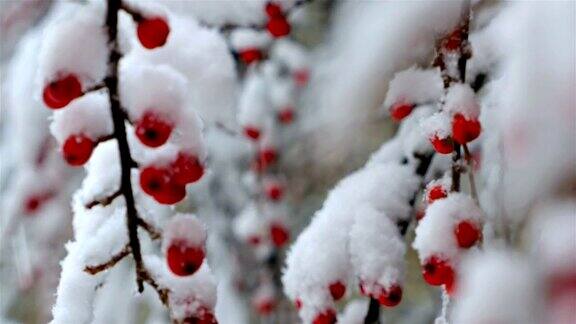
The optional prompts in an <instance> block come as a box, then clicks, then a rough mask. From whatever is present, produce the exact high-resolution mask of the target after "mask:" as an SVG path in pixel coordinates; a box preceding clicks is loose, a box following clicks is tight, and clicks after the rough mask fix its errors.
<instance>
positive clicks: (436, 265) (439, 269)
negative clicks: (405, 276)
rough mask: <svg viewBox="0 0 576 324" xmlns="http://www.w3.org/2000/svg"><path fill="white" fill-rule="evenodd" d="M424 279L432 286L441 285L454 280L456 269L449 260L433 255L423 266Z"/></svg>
mask: <svg viewBox="0 0 576 324" xmlns="http://www.w3.org/2000/svg"><path fill="white" fill-rule="evenodd" d="M422 276H423V277H424V280H425V281H426V282H427V283H428V284H429V285H432V286H440V285H443V284H445V283H449V282H450V281H451V280H454V270H453V269H452V267H451V266H450V265H449V264H448V262H447V261H445V260H442V259H440V258H439V257H437V256H435V255H433V256H431V257H430V258H428V259H427V260H426V262H425V263H424V265H423V267H422Z"/></svg>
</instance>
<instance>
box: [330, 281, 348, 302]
mask: <svg viewBox="0 0 576 324" xmlns="http://www.w3.org/2000/svg"><path fill="white" fill-rule="evenodd" d="M328 289H330V295H332V298H333V299H334V300H336V301H337V300H340V299H341V298H342V297H344V294H346V286H345V285H344V284H343V283H342V282H340V281H336V282H334V283H331V284H330V286H328Z"/></svg>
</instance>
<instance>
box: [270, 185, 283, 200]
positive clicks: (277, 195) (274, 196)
mask: <svg viewBox="0 0 576 324" xmlns="http://www.w3.org/2000/svg"><path fill="white" fill-rule="evenodd" d="M283 195H284V190H282V187H281V186H280V185H279V184H276V183H275V184H271V185H268V186H266V196H267V197H268V199H270V200H272V201H279V200H280V199H282V196H283Z"/></svg>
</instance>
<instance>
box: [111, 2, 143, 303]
mask: <svg viewBox="0 0 576 324" xmlns="http://www.w3.org/2000/svg"><path fill="white" fill-rule="evenodd" d="M107 3H108V8H107V12H106V27H107V30H108V42H109V45H110V56H109V58H108V66H109V69H110V71H109V75H108V77H106V79H105V80H104V83H105V85H106V88H107V89H108V93H109V98H110V110H111V113H112V122H113V124H114V138H115V139H116V140H117V142H118V151H119V154H120V166H121V175H120V192H121V193H122V196H123V197H124V200H125V202H126V220H127V221H126V224H127V227H128V237H129V245H130V250H131V253H132V257H133V258H134V262H135V263H136V283H137V285H138V291H139V292H142V291H144V285H143V282H144V280H145V278H144V277H143V273H145V272H146V270H145V268H144V264H143V262H142V253H141V251H140V240H139V239H138V212H137V211H136V204H135V201H134V192H133V191H132V182H131V171H132V167H133V165H134V160H133V159H132V156H131V155H130V146H129V145H128V140H127V137H126V125H125V116H126V114H125V113H124V111H123V110H122V107H121V104H120V99H119V96H118V65H119V61H120V58H121V54H120V51H119V46H118V12H119V11H120V9H121V7H122V3H121V1H120V0H108V1H107Z"/></svg>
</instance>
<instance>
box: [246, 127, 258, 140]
mask: <svg viewBox="0 0 576 324" xmlns="http://www.w3.org/2000/svg"><path fill="white" fill-rule="evenodd" d="M244 135H246V137H248V138H249V139H251V140H253V141H257V140H258V139H259V138H260V130H259V129H258V128H257V127H254V126H246V127H244Z"/></svg>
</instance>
